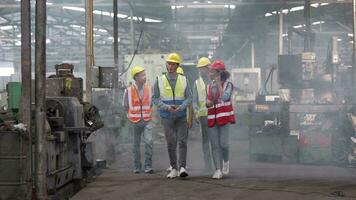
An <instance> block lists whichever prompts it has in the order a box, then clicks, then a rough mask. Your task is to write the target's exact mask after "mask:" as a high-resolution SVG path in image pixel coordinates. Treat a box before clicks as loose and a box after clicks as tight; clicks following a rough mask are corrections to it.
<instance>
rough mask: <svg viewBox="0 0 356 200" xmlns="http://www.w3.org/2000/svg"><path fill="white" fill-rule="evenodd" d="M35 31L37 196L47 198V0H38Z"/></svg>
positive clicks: (44, 199) (41, 198)
mask: <svg viewBox="0 0 356 200" xmlns="http://www.w3.org/2000/svg"><path fill="white" fill-rule="evenodd" d="M35 31H36V34H35V41H36V42H35V84H36V88H35V96H36V101H35V103H36V152H35V155H36V157H35V160H36V163H35V166H36V197H37V199H38V200H46V199H48V196H47V182H46V171H47V164H46V159H47V155H46V151H47V146H46V124H45V122H46V0H36V28H35Z"/></svg>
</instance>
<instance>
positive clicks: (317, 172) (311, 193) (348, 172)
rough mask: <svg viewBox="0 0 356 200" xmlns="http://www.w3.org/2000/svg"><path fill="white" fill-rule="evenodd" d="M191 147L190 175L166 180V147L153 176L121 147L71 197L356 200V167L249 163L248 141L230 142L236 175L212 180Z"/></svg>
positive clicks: (195, 144)
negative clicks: (138, 168)
mask: <svg viewBox="0 0 356 200" xmlns="http://www.w3.org/2000/svg"><path fill="white" fill-rule="evenodd" d="M123 146H124V145H123ZM188 146H189V147H188V162H187V163H188V170H189V173H190V174H189V177H188V178H186V179H180V178H177V179H174V180H168V179H166V177H165V176H166V172H165V169H166V168H167V167H168V165H169V164H168V163H169V162H168V155H167V151H166V146H165V144H164V143H163V144H156V145H155V147H154V163H153V164H154V168H155V173H154V174H144V173H141V174H133V173H132V158H131V157H132V154H131V152H130V151H129V150H128V151H122V153H121V154H119V155H117V158H116V160H117V162H116V163H115V164H113V165H112V166H110V168H109V169H106V170H105V171H104V173H103V174H102V175H101V176H99V177H97V179H96V180H95V181H94V182H92V183H90V184H88V186H87V187H85V188H84V189H83V190H81V191H80V192H79V193H77V194H76V195H75V196H74V197H73V198H72V199H73V200H84V199H85V200H101V199H106V200H111V199H115V200H117V199H130V200H131V199H144V200H149V199H152V200H157V199H174V200H180V199H182V200H186V199H192V200H193V199H194V200H195V199H204V200H210V199H214V200H216V199H239V200H241V199H248V200H258V199H261V200H262V199H263V200H266V199H287V200H291V199H296V200H299V199H303V200H307V199H310V200H319V199H320V200H324V199H325V200H326V199H343V200H344V199H345V200H346V199H356V169H354V168H344V167H335V166H315V165H291V164H276V163H257V162H250V161H249V159H248V142H247V141H241V140H240V141H232V142H231V146H230V147H231V148H230V151H231V156H230V157H231V161H230V162H231V173H230V174H229V175H228V176H226V177H224V178H223V179H222V180H213V179H211V178H210V177H211V176H212V173H213V172H203V171H202V170H201V169H203V164H202V163H203V162H202V161H203V160H202V152H201V145H200V141H199V140H197V139H195V140H190V141H189V145H188Z"/></svg>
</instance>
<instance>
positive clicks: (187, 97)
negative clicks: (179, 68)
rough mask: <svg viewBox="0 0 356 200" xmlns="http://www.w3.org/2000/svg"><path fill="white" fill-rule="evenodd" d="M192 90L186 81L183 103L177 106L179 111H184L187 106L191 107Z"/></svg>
mask: <svg viewBox="0 0 356 200" xmlns="http://www.w3.org/2000/svg"><path fill="white" fill-rule="evenodd" d="M192 96H193V95H192V90H191V87H190V84H189V82H188V80H187V87H186V88H185V91H184V97H185V98H184V101H183V103H182V104H181V105H180V106H179V110H184V109H186V108H187V107H188V106H189V105H191V103H192V99H193V97H192Z"/></svg>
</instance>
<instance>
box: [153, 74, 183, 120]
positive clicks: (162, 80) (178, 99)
mask: <svg viewBox="0 0 356 200" xmlns="http://www.w3.org/2000/svg"><path fill="white" fill-rule="evenodd" d="M157 83H158V88H159V92H160V98H161V100H162V102H163V103H165V104H167V105H177V106H179V105H181V104H182V103H183V101H184V99H185V89H186V87H187V79H186V78H185V76H182V75H180V74H178V76H177V80H176V85H175V88H174V89H172V87H171V85H170V83H169V81H168V78H167V76H166V75H162V76H158V77H157ZM160 115H161V117H165V118H167V117H169V116H171V113H169V112H168V111H166V110H163V109H160ZM175 115H176V116H177V117H185V116H186V110H182V111H180V112H178V113H176V114H175Z"/></svg>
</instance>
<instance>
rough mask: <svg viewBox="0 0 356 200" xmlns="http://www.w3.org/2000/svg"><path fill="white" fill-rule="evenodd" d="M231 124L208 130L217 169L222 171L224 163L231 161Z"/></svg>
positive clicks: (216, 126)
mask: <svg viewBox="0 0 356 200" xmlns="http://www.w3.org/2000/svg"><path fill="white" fill-rule="evenodd" d="M229 127H230V125H229V124H226V125H225V126H218V125H215V126H213V127H211V128H209V129H208V132H209V138H210V142H211V148H212V153H213V161H214V166H215V169H220V170H221V169H222V161H223V160H224V161H225V162H227V161H229V134H230V133H229Z"/></svg>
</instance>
